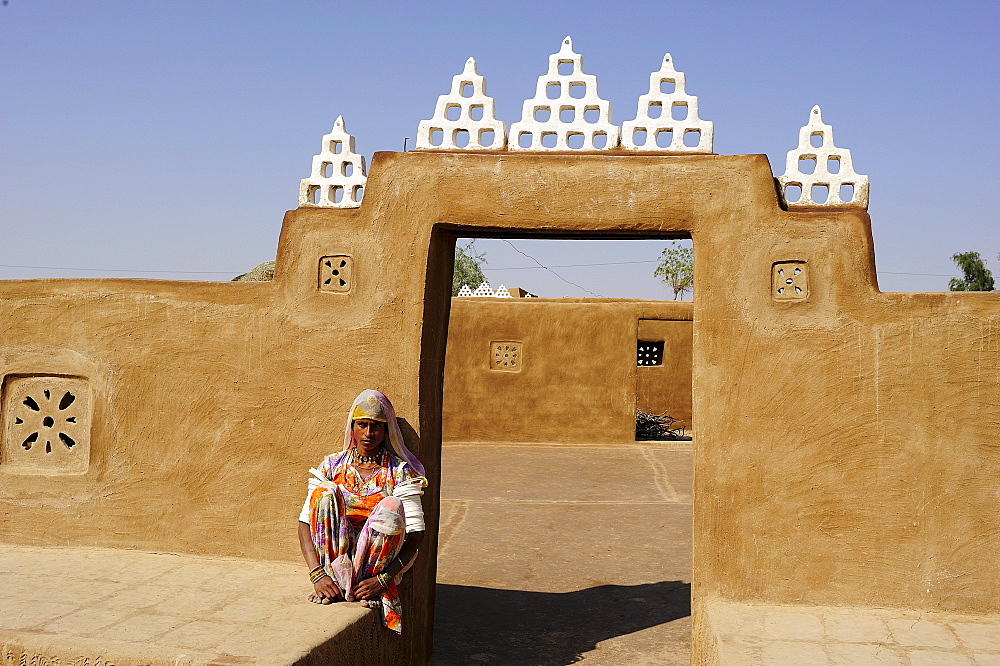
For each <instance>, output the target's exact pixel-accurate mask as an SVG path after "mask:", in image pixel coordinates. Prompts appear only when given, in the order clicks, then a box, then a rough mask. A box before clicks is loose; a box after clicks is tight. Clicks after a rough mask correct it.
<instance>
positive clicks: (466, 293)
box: [458, 284, 472, 296]
mask: <svg viewBox="0 0 1000 666" xmlns="http://www.w3.org/2000/svg"><path fill="white" fill-rule="evenodd" d="M458 295H459V296H472V290H471V289H469V285H467V284H463V285H462V288H461V289H459V290H458Z"/></svg>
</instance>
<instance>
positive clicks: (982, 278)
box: [948, 252, 993, 291]
mask: <svg viewBox="0 0 1000 666" xmlns="http://www.w3.org/2000/svg"><path fill="white" fill-rule="evenodd" d="M951 259H952V261H954V262H955V265H956V266H958V267H959V268H960V269H962V273H964V274H965V276H964V277H961V278H952V279H951V281H950V282H949V283H948V289H950V290H952V291H993V274H992V273H990V269H988V268H986V262H985V261H983V258H982V257H981V256H979V253H978V252H959V253H958V254H953V255H951Z"/></svg>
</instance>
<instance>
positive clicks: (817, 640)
mask: <svg viewBox="0 0 1000 666" xmlns="http://www.w3.org/2000/svg"><path fill="white" fill-rule="evenodd" d="M703 608H704V609H705V610H704V612H705V617H704V618H703V621H700V622H699V625H700V626H702V627H704V628H705V629H707V631H705V632H704V634H705V638H706V640H705V641H704V642H703V647H704V648H706V652H707V654H706V655H705V660H703V661H702V662H700V663H704V664H712V665H713V666H714V665H716V664H718V665H719V666H797V665H800V664H801V665H802V666H1000V616H995V615H991V616H982V615H959V614H951V613H941V612H929V611H918V610H906V609H876V608H842V607H832V606H769V605H757V604H740V603H732V602H726V601H721V600H713V601H711V602H709V603H707V604H705V605H704V606H703Z"/></svg>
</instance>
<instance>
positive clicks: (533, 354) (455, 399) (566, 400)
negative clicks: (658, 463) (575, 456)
mask: <svg viewBox="0 0 1000 666" xmlns="http://www.w3.org/2000/svg"><path fill="white" fill-rule="evenodd" d="M691 315H692V305H691V303H690V302H676V303H674V302H669V301H642V300H605V299H563V298H560V299H536V298H517V299H485V298H455V299H452V306H451V321H450V324H449V329H448V352H447V358H446V363H445V383H444V386H445V391H444V411H443V433H444V439H445V441H452V442H484V443H488V442H548V443H567V444H570V443H580V442H588V443H606V442H607V443H622V442H632V441H635V408H636V398H637V395H638V394H639V393H642V395H643V397H644V399H645V401H646V402H647V403H649V404H650V405H652V406H654V407H661V406H662V410H661V412H662V411H667V410H670V409H672V410H673V411H671V412H670V413H671V414H673V413H675V412H676V413H677V414H681V416H676V417H675V418H684V419H686V420H687V422H690V419H691V339H690V338H691V323H690V318H691ZM658 320H667V321H658ZM669 320H678V321H669ZM671 325H680V326H681V327H682V328H680V329H671V328H670V326H671ZM684 327H686V333H687V337H688V339H687V341H686V342H685V341H684V340H683V339H678V338H683V335H684ZM640 331H643V332H644V333H645V334H647V335H651V336H652V337H651V338H650V339H656V340H660V341H663V340H665V337H664V336H667V337H669V341H668V343H667V347H668V348H669V350H670V358H669V359H664V362H663V365H658V366H650V367H641V368H639V367H636V340H637V339H638V337H640ZM643 339H645V338H643ZM512 345H516V356H514V357H511V355H510V354H511V351H510V349H508V348H509V347H511V346H512ZM505 361H506V363H507V364H506V365H505V364H504V363H505ZM640 375H642V376H641V377H640ZM640 389H641V391H640ZM685 390H686V393H685ZM658 413H660V412H658Z"/></svg>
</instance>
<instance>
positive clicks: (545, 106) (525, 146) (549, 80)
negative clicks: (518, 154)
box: [508, 36, 620, 150]
mask: <svg viewBox="0 0 1000 666" xmlns="http://www.w3.org/2000/svg"><path fill="white" fill-rule="evenodd" d="M619 136H620V128H619V127H618V126H617V125H614V124H612V123H611V102H608V101H607V100H603V99H601V98H600V97H598V96H597V77H596V76H593V75H592V74H584V73H583V56H581V55H580V54H579V53H576V52H574V51H573V40H572V39H570V38H569V37H568V36H567V37H566V39H564V40H563V41H562V45H561V46H560V48H559V52H558V53H553V54H552V55H550V56H549V69H548V72H546V73H545V74H543V75H542V76H539V77H538V84H537V85H536V87H535V96H534V97H533V98H531V99H528V100H525V101H524V107H523V109H522V111H521V120H520V122H516V123H514V124H512V125H511V126H510V141H509V142H508V149H509V150H607V149H611V148H615V147H617V146H618V140H619Z"/></svg>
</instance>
